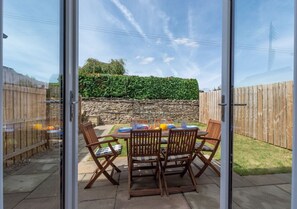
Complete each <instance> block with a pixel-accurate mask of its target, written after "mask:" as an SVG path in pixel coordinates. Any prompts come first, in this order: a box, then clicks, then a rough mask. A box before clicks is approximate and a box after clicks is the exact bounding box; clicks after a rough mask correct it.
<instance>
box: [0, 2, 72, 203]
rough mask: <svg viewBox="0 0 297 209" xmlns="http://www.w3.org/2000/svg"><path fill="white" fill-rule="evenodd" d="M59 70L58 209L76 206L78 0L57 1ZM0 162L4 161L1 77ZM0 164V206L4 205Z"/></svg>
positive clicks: (0, 47)
mask: <svg viewBox="0 0 297 209" xmlns="http://www.w3.org/2000/svg"><path fill="white" fill-rule="evenodd" d="M60 7H61V8H60V31H61V32H60V69H61V70H63V78H64V79H62V80H63V85H62V86H63V87H62V88H63V89H64V91H63V97H62V98H63V101H64V104H63V117H64V118H63V120H64V127H63V133H64V143H63V157H62V167H63V168H62V179H61V182H62V186H61V192H62V199H61V205H60V206H61V208H65V209H77V206H78V199H77V196H78V192H77V176H78V174H77V172H78V171H77V168H78V166H77V162H78V152H77V149H78V148H77V146H78V126H77V124H78V119H77V118H78V117H77V116H78V104H77V101H78V0H64V1H61V4H60ZM2 34H3V0H0V35H1V38H0V66H1V69H0V72H1V73H3V37H2V36H3V35H2ZM0 107H1V108H0V162H3V151H2V150H3V129H2V127H3V108H2V107H3V76H0ZM3 196H4V193H3V163H0V209H2V208H4V204H3V203H4V198H3Z"/></svg>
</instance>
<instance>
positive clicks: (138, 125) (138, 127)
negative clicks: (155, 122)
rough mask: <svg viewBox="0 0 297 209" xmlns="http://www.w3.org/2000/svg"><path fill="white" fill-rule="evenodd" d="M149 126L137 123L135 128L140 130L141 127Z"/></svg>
mask: <svg viewBox="0 0 297 209" xmlns="http://www.w3.org/2000/svg"><path fill="white" fill-rule="evenodd" d="M148 128H149V126H148V125H147V124H137V125H136V129H139V130H142V129H148Z"/></svg>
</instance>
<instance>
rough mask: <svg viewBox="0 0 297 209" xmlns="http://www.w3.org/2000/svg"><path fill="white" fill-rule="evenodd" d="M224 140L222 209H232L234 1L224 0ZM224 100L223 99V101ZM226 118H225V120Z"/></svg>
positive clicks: (221, 181)
mask: <svg viewBox="0 0 297 209" xmlns="http://www.w3.org/2000/svg"><path fill="white" fill-rule="evenodd" d="M222 7H223V8H222V9H223V12H222V91H221V92H222V98H223V97H224V101H221V103H222V104H221V105H224V106H222V114H224V116H222V119H221V123H222V140H221V179H220V209H228V208H231V207H232V165H230V162H232V160H231V155H230V153H231V151H232V146H231V145H232V143H231V140H230V137H231V136H232V133H230V128H231V111H232V110H231V105H230V104H231V81H232V79H231V68H232V45H233V38H232V1H231V0H223V5H222ZM222 100H223V99H222ZM223 117H224V118H223Z"/></svg>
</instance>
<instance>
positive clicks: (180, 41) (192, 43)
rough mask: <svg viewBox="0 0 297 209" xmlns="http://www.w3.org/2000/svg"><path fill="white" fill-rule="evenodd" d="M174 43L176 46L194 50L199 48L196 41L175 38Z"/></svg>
mask: <svg viewBox="0 0 297 209" xmlns="http://www.w3.org/2000/svg"><path fill="white" fill-rule="evenodd" d="M174 43H176V44H177V45H184V46H188V47H191V48H196V47H198V46H199V45H198V43H197V42H196V41H193V40H191V39H189V38H176V39H174Z"/></svg>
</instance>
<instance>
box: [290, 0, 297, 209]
mask: <svg viewBox="0 0 297 209" xmlns="http://www.w3.org/2000/svg"><path fill="white" fill-rule="evenodd" d="M296 82H297V0H295V1H294V80H293V83H294V85H293V86H294V88H293V95H294V98H293V101H294V104H293V143H292V147H293V152H292V155H293V156H292V158H293V161H292V191H291V208H292V209H294V208H297V85H296Z"/></svg>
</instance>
